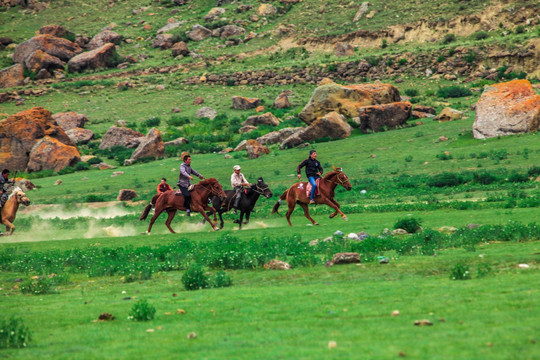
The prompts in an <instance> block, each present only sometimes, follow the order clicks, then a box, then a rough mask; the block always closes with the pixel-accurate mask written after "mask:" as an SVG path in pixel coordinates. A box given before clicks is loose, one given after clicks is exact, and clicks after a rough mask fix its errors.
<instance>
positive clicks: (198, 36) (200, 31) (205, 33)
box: [187, 24, 212, 41]
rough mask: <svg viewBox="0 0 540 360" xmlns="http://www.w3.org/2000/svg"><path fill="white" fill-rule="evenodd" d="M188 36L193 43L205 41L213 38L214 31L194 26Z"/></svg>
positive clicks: (197, 25)
mask: <svg viewBox="0 0 540 360" xmlns="http://www.w3.org/2000/svg"><path fill="white" fill-rule="evenodd" d="M187 36H188V37H189V38H190V39H191V40H193V41H203V40H204V39H206V38H209V37H210V36H212V30H210V29H207V28H205V27H204V26H202V25H199V24H196V25H193V29H192V30H191V31H190V32H188V34H187Z"/></svg>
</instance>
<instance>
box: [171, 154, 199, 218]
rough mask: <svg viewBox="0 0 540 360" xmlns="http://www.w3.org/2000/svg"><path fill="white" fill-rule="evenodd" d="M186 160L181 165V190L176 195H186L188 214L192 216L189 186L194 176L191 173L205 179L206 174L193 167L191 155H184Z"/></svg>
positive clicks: (179, 180)
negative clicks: (203, 174)
mask: <svg viewBox="0 0 540 360" xmlns="http://www.w3.org/2000/svg"><path fill="white" fill-rule="evenodd" d="M182 160H183V161H184V162H183V163H182V165H180V175H179V176H178V184H177V185H178V187H179V188H180V191H177V192H176V195H184V206H185V207H186V215H187V216H190V214H191V194H190V193H189V190H188V189H189V187H190V186H191V181H190V180H191V179H193V177H192V176H191V174H193V175H195V176H198V177H199V178H201V180H203V179H204V176H202V175H201V174H199V173H198V172H197V171H195V170H194V169H192V168H191V156H189V155H184V157H183V158H182Z"/></svg>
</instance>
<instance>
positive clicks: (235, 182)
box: [231, 165, 249, 212]
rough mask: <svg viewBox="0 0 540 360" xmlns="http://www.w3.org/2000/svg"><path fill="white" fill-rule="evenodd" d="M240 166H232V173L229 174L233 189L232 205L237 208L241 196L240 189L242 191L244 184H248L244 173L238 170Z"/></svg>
mask: <svg viewBox="0 0 540 360" xmlns="http://www.w3.org/2000/svg"><path fill="white" fill-rule="evenodd" d="M240 170H242V168H241V167H240V165H234V166H233V173H232V175H231V186H232V188H233V189H234V191H235V193H234V203H233V207H234V208H235V209H238V205H239V204H240V198H241V196H242V191H244V187H245V186H249V182H248V181H247V180H246V178H245V176H244V174H242V173H241V172H240ZM234 211H235V212H236V210H234Z"/></svg>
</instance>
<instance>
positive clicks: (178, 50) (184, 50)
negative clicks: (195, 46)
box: [171, 41, 189, 57]
mask: <svg viewBox="0 0 540 360" xmlns="http://www.w3.org/2000/svg"><path fill="white" fill-rule="evenodd" d="M171 53H172V56H173V57H177V56H180V55H182V56H188V55H189V49H188V46H187V44H186V43H185V42H183V41H179V42H177V43H175V44H174V45H173V46H172V48H171Z"/></svg>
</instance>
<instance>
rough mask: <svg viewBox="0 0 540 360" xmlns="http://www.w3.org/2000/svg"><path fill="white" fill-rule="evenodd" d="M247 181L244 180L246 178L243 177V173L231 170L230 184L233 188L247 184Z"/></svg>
mask: <svg viewBox="0 0 540 360" xmlns="http://www.w3.org/2000/svg"><path fill="white" fill-rule="evenodd" d="M247 183H248V181H247V180H246V178H245V177H244V174H242V173H238V174H237V173H235V172H233V173H232V175H231V186H232V187H233V189H234V188H235V187H237V186H242V184H247Z"/></svg>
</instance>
